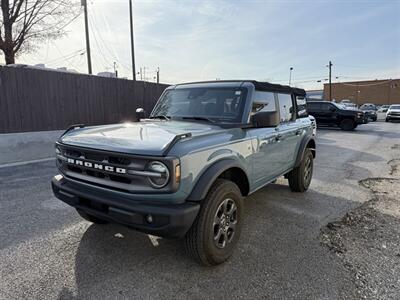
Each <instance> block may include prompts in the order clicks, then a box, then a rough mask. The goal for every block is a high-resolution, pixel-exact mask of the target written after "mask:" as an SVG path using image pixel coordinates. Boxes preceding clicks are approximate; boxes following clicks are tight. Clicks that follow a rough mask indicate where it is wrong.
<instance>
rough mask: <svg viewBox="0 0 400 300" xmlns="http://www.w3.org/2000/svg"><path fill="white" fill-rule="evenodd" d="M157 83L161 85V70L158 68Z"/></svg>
mask: <svg viewBox="0 0 400 300" xmlns="http://www.w3.org/2000/svg"><path fill="white" fill-rule="evenodd" d="M157 83H160V68H157Z"/></svg>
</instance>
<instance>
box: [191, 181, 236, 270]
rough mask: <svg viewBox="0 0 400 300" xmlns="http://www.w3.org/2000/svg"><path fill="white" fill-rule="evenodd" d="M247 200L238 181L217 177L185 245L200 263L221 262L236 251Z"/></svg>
mask: <svg viewBox="0 0 400 300" xmlns="http://www.w3.org/2000/svg"><path fill="white" fill-rule="evenodd" d="M242 214H243V199H242V195H241V192H240V190H239V188H238V186H237V185H236V184H234V183H233V182H231V181H229V180H225V179H217V180H216V181H215V183H214V184H213V185H212V186H211V188H210V191H209V192H208V194H207V196H206V198H205V199H204V200H203V202H202V205H201V209H200V212H199V215H198V216H197V218H196V220H195V221H194V223H193V225H192V227H191V228H190V229H189V231H188V233H187V234H186V236H185V248H186V251H187V252H188V254H189V255H190V256H192V257H193V258H194V259H195V260H196V261H197V262H199V263H200V264H203V265H206V266H213V265H218V264H221V263H223V262H224V261H226V260H227V259H228V258H229V257H230V256H231V255H232V253H233V251H234V249H235V247H236V244H237V242H238V240H239V237H240V232H241V229H242Z"/></svg>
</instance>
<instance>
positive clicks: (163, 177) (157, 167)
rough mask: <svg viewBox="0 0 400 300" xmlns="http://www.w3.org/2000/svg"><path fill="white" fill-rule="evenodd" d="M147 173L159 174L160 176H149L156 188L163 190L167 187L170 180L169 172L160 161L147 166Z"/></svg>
mask: <svg viewBox="0 0 400 300" xmlns="http://www.w3.org/2000/svg"><path fill="white" fill-rule="evenodd" d="M146 169H147V171H150V172H153V173H155V174H157V175H158V174H159V176H149V177H148V180H149V182H150V184H151V185H152V186H153V187H154V188H156V189H161V188H162V187H164V186H166V185H167V183H168V180H169V171H168V168H167V166H166V165H164V164H163V163H162V162H159V161H152V162H150V163H149V164H148V165H147V168H146Z"/></svg>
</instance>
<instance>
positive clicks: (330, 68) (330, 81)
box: [327, 61, 332, 101]
mask: <svg viewBox="0 0 400 300" xmlns="http://www.w3.org/2000/svg"><path fill="white" fill-rule="evenodd" d="M327 67H329V101H332V62H331V61H329V65H327Z"/></svg>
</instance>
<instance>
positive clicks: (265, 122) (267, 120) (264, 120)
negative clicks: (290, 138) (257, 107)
mask: <svg viewBox="0 0 400 300" xmlns="http://www.w3.org/2000/svg"><path fill="white" fill-rule="evenodd" d="M251 123H252V124H253V126H254V127H259V128H261V127H276V126H278V125H279V123H280V120H279V113H278V112H277V111H260V112H258V113H256V114H254V115H253V116H252V117H251Z"/></svg>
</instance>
